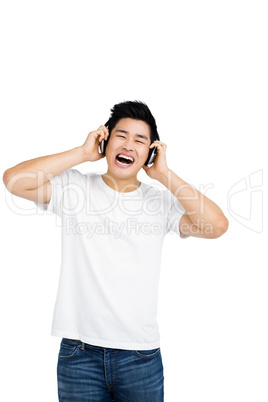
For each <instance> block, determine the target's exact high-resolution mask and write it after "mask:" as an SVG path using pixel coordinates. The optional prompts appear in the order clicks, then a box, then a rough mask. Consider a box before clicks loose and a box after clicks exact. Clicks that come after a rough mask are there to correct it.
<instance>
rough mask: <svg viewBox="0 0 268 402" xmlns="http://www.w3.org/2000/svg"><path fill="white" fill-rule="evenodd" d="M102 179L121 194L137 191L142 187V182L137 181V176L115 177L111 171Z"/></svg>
mask: <svg viewBox="0 0 268 402" xmlns="http://www.w3.org/2000/svg"><path fill="white" fill-rule="evenodd" d="M102 178H103V180H104V181H105V183H106V184H107V185H108V186H109V187H111V188H112V189H113V190H115V191H119V192H120V193H128V192H130V191H135V190H137V188H139V187H140V185H141V182H140V181H138V180H137V176H133V177H128V178H121V177H117V176H114V175H113V174H112V173H111V172H109V170H108V171H107V173H105V174H103V175H102Z"/></svg>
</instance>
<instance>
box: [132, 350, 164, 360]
mask: <svg viewBox="0 0 268 402" xmlns="http://www.w3.org/2000/svg"><path fill="white" fill-rule="evenodd" d="M134 353H135V355H136V356H138V357H141V358H142V359H152V358H153V357H155V356H157V355H158V354H159V353H160V348H156V349H150V350H134Z"/></svg>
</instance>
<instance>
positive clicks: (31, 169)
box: [3, 147, 86, 191]
mask: <svg viewBox="0 0 268 402" xmlns="http://www.w3.org/2000/svg"><path fill="white" fill-rule="evenodd" d="M85 161H86V157H85V154H84V151H83V148H82V147H77V148H73V149H71V150H69V151H65V152H61V153H58V154H53V155H47V156H41V157H39V158H35V159H30V160H28V161H25V162H21V163H19V164H18V165H16V166H14V167H12V168H10V169H8V170H6V171H5V173H4V177H3V181H4V183H5V185H6V186H7V188H8V187H12V189H13V191H15V190H16V188H18V189H19V188H23V189H25V190H26V189H27V190H32V189H35V188H37V187H40V186H42V185H43V184H45V183H46V182H47V181H48V180H50V179H51V178H52V177H54V176H57V175H58V174H60V173H62V172H63V171H65V170H67V169H70V168H72V167H73V166H76V165H79V164H80V163H82V162H85Z"/></svg>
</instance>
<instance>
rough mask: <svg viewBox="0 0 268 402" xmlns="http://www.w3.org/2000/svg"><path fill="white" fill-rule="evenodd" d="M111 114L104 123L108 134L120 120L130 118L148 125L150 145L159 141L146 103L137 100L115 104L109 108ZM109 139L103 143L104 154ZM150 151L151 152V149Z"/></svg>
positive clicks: (153, 120) (153, 119) (152, 117)
mask: <svg viewBox="0 0 268 402" xmlns="http://www.w3.org/2000/svg"><path fill="white" fill-rule="evenodd" d="M111 112H112V113H111V115H110V118H109V120H108V121H107V122H106V123H105V126H106V127H107V128H108V129H109V133H111V132H112V130H113V128H114V127H115V126H116V124H117V123H118V121H119V120H120V119H124V118H127V117H130V118H131V119H134V120H142V121H144V122H145V123H147V124H148V125H149V127H150V140H151V142H150V143H152V142H154V141H155V140H158V141H160V138H159V134H158V131H157V126H156V122H155V118H154V116H153V115H152V113H151V111H150V109H149V107H148V106H147V105H146V103H144V102H141V101H137V100H135V101H125V102H121V103H117V104H116V105H114V106H113V107H112V108H111ZM109 138H110V136H108V139H107V141H105V145H104V153H105V148H106V146H107V144H108V141H109ZM150 151H152V149H151V150H150ZM150 153H151V152H150Z"/></svg>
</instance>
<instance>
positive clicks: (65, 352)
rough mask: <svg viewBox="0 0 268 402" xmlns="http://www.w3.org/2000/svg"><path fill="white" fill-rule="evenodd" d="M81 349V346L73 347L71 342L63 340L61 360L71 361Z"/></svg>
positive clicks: (60, 352)
mask: <svg viewBox="0 0 268 402" xmlns="http://www.w3.org/2000/svg"><path fill="white" fill-rule="evenodd" d="M79 349H80V344H77V345H72V344H69V342H68V341H67V342H66V341H65V340H62V341H61V344H60V351H59V358H60V359H71V358H73V357H74V356H75V355H76V353H77V351H78V350H79Z"/></svg>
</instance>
